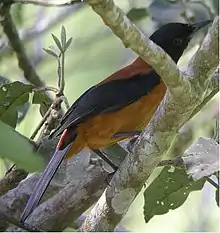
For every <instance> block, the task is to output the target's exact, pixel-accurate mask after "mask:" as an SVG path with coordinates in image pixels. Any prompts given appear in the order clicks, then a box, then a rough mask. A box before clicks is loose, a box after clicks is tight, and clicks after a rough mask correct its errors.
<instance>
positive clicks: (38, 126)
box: [30, 107, 51, 140]
mask: <svg viewBox="0 0 220 233" xmlns="http://www.w3.org/2000/svg"><path fill="white" fill-rule="evenodd" d="M50 113H51V107H50V108H49V109H48V110H47V112H46V114H45V115H44V116H43V118H42V119H41V121H40V123H39V124H38V125H37V127H36V129H35V130H34V132H33V133H32V135H31V137H30V139H32V140H33V139H34V138H35V136H36V135H37V133H38V131H39V130H40V129H41V127H42V126H43V125H44V123H45V122H46V120H47V118H48V117H49V115H50Z"/></svg>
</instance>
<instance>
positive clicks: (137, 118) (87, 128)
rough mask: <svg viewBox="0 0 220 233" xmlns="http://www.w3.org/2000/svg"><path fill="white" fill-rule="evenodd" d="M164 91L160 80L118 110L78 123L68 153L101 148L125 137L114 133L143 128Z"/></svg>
mask: <svg viewBox="0 0 220 233" xmlns="http://www.w3.org/2000/svg"><path fill="white" fill-rule="evenodd" d="M165 91H166V86H165V84H164V83H163V82H161V83H160V84H159V85H158V86H156V87H155V88H154V89H153V90H152V91H151V92H150V94H147V95H145V96H143V97H142V98H141V99H140V100H138V101H136V102H134V103H132V104H130V105H128V106H127V107H125V108H123V109H121V110H120V111H116V112H112V113H105V114H100V115H98V116H94V117H91V118H90V119H88V120H87V121H86V122H84V123H81V124H79V126H78V127H77V134H78V137H77V139H76V141H75V142H74V145H73V148H72V150H71V151H70V153H71V154H73V153H77V152H79V151H80V150H81V149H83V148H84V147H89V148H92V149H99V148H103V147H106V146H109V145H111V144H114V143H116V142H118V141H121V140H123V139H125V137H119V138H113V137H112V136H113V135H114V134H115V133H118V132H130V131H134V130H142V129H144V127H145V126H146V125H147V123H148V122H149V121H150V119H151V118H152V116H153V114H154V113H155V111H156V109H157V107H158V105H159V104H160V102H161V100H162V98H163V96H164V94H165Z"/></svg>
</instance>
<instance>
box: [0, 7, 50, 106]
mask: <svg viewBox="0 0 220 233" xmlns="http://www.w3.org/2000/svg"><path fill="white" fill-rule="evenodd" d="M0 15H1V17H2V19H1V22H0V23H1V25H2V27H3V31H4V33H5V34H6V35H7V37H8V39H9V41H10V44H11V46H12V48H13V50H14V51H15V52H16V56H17V59H18V65H19V67H20V69H21V70H22V71H23V73H24V77H25V78H26V80H28V81H29V82H30V83H32V84H34V85H35V86H38V87H42V86H44V83H43V81H42V80H41V79H40V77H39V76H38V75H37V73H36V71H35V69H34V67H33V66H32V64H31V63H30V59H29V58H28V56H27V54H26V52H25V49H24V47H23V44H22V42H21V40H20V38H19V35H18V32H17V29H16V27H15V25H14V23H13V21H12V18H11V14H10V6H4V5H3V6H0ZM45 95H46V94H45ZM47 99H48V100H50V98H49V97H48V96H47ZM51 103H52V100H51Z"/></svg>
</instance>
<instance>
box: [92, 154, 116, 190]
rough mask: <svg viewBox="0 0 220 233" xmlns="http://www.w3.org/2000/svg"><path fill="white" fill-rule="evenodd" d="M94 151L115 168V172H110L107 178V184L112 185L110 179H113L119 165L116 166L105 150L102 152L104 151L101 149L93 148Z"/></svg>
mask: <svg viewBox="0 0 220 233" xmlns="http://www.w3.org/2000/svg"><path fill="white" fill-rule="evenodd" d="M93 151H94V152H95V153H96V154H97V155H98V156H99V157H100V158H102V159H103V160H104V161H105V162H106V163H107V164H108V165H109V166H111V167H112V169H113V170H114V171H113V172H111V173H109V174H108V175H107V177H106V179H105V180H106V182H107V184H108V185H110V181H111V179H112V177H113V176H114V174H115V172H116V171H117V170H118V166H116V165H115V164H114V163H113V162H112V161H111V160H110V159H109V158H108V156H107V155H106V154H105V153H104V152H102V151H100V150H98V149H93Z"/></svg>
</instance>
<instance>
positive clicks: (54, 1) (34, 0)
mask: <svg viewBox="0 0 220 233" xmlns="http://www.w3.org/2000/svg"><path fill="white" fill-rule="evenodd" d="M79 2H82V0H48V1H45V0H1V1H0V3H5V4H14V3H22V4H34V5H42V6H69V5H73V4H76V3H79Z"/></svg>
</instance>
